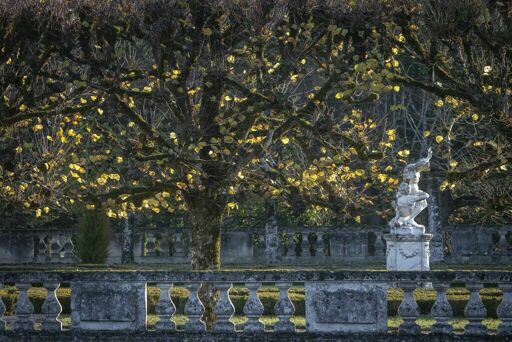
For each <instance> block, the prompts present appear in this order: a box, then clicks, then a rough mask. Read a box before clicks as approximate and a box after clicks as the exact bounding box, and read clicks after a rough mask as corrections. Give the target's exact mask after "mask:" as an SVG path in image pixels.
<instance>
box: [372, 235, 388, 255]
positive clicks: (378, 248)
mask: <svg viewBox="0 0 512 342" xmlns="http://www.w3.org/2000/svg"><path fill="white" fill-rule="evenodd" d="M384 247H385V246H384V241H382V232H380V231H376V232H375V244H374V248H375V256H384V255H385V254H386V253H385V251H384Z"/></svg>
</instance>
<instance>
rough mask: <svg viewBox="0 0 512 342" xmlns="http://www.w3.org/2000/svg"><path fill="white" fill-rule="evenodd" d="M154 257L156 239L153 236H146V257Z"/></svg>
mask: <svg viewBox="0 0 512 342" xmlns="http://www.w3.org/2000/svg"><path fill="white" fill-rule="evenodd" d="M155 255H156V237H155V236H154V235H153V234H150V233H148V234H146V256H148V257H154V256H155Z"/></svg>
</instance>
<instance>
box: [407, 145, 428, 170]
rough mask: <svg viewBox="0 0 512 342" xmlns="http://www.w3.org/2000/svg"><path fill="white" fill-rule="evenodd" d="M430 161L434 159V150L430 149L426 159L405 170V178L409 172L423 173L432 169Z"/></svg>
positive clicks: (419, 160)
mask: <svg viewBox="0 0 512 342" xmlns="http://www.w3.org/2000/svg"><path fill="white" fill-rule="evenodd" d="M430 159H432V148H431V147H429V148H428V152H427V156H426V157H425V158H421V159H418V161H417V162H415V163H412V164H409V165H407V166H406V167H405V168H404V176H405V174H406V173H407V172H414V173H416V172H422V171H428V170H429V168H430Z"/></svg>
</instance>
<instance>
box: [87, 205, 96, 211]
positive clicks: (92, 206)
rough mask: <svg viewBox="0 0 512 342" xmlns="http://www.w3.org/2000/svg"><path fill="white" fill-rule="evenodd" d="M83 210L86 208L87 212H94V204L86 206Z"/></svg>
mask: <svg viewBox="0 0 512 342" xmlns="http://www.w3.org/2000/svg"><path fill="white" fill-rule="evenodd" d="M85 208H87V210H94V208H96V206H95V205H94V204H86V205H85Z"/></svg>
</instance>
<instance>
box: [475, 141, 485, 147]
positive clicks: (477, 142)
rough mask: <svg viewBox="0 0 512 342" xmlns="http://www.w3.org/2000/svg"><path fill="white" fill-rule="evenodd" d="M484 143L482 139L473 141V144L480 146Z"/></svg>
mask: <svg viewBox="0 0 512 342" xmlns="http://www.w3.org/2000/svg"><path fill="white" fill-rule="evenodd" d="M483 144H484V143H483V142H481V141H475V142H474V143H473V146H475V147H480V146H482V145H483Z"/></svg>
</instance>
